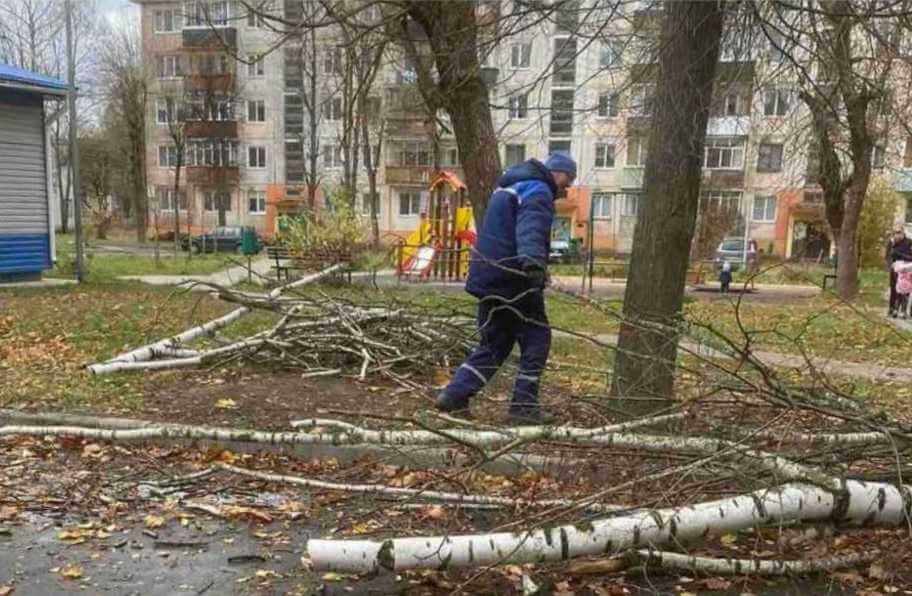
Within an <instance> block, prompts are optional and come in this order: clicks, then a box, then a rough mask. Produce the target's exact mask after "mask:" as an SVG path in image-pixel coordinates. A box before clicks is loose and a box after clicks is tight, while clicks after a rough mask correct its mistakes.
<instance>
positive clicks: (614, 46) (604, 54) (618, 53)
mask: <svg viewBox="0 0 912 596" xmlns="http://www.w3.org/2000/svg"><path fill="white" fill-rule="evenodd" d="M622 55H623V49H621V48H619V47H618V42H617V41H602V43H601V46H600V47H599V59H598V64H599V68H612V67H615V66H619V65H620V62H621V57H622Z"/></svg>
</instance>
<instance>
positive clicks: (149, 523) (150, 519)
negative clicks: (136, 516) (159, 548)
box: [143, 513, 165, 530]
mask: <svg viewBox="0 0 912 596" xmlns="http://www.w3.org/2000/svg"><path fill="white" fill-rule="evenodd" d="M143 523H144V524H145V526H146V527H147V528H149V529H150V530H155V529H156V528H160V527H162V526H163V525H165V518H163V517H161V516H160V515H153V514H151V513H150V514H149V515H147V516H146V517H145V519H143Z"/></svg>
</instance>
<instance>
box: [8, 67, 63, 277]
mask: <svg viewBox="0 0 912 596" xmlns="http://www.w3.org/2000/svg"><path fill="white" fill-rule="evenodd" d="M66 94H67V85H66V83H64V82H62V81H58V80H57V79H53V78H50V77H46V76H43V75H40V74H36V73H33V72H29V71H26V70H22V69H19V68H15V67H13V66H8V65H5V64H0V283H2V282H4V281H13V280H29V279H39V278H40V277H41V272H42V271H44V270H45V269H50V268H51V266H52V262H53V259H54V222H53V209H52V205H51V199H50V196H51V193H50V192H49V184H48V177H49V175H48V174H49V171H48V170H49V168H48V165H47V164H48V159H47V142H46V139H47V135H46V134H45V121H44V100H45V98H47V97H52V98H53V97H56V98H60V97H64V96H66Z"/></svg>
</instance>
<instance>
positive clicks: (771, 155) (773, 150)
mask: <svg viewBox="0 0 912 596" xmlns="http://www.w3.org/2000/svg"><path fill="white" fill-rule="evenodd" d="M757 171H758V172H781V171H782V145H781V144H780V143H760V146H759V147H758V149H757Z"/></svg>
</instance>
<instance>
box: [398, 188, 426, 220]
mask: <svg viewBox="0 0 912 596" xmlns="http://www.w3.org/2000/svg"><path fill="white" fill-rule="evenodd" d="M396 196H397V197H398V199H399V210H398V211H397V212H396V213H398V214H399V217H405V218H413V217H418V216H419V215H421V193H420V192H419V191H417V190H400V191H397V192H396ZM406 197H408V200H409V203H408V209H407V211H408V213H403V212H402V206H403V199H405V198H406ZM416 199H417V200H416Z"/></svg>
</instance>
